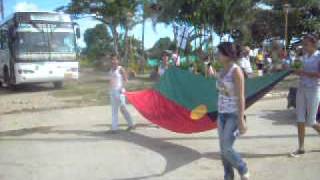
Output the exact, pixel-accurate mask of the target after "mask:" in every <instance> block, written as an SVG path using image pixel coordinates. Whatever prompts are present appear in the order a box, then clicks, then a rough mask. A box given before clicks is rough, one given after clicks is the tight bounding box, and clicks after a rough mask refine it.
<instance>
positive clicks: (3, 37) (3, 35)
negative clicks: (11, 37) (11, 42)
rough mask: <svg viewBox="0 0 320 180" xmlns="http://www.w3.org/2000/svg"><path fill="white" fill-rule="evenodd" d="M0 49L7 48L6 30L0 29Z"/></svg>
mask: <svg viewBox="0 0 320 180" xmlns="http://www.w3.org/2000/svg"><path fill="white" fill-rule="evenodd" d="M1 49H8V31H6V30H1Z"/></svg>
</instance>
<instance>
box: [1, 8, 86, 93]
mask: <svg viewBox="0 0 320 180" xmlns="http://www.w3.org/2000/svg"><path fill="white" fill-rule="evenodd" d="M79 37H80V30H79V28H78V26H77V24H75V23H73V22H72V20H71V17H70V15H67V14H61V13H51V12H50V13H49V12H16V13H14V14H13V15H12V16H10V17H9V18H7V19H6V20H4V21H3V22H2V23H1V24H0V83H1V84H2V85H6V86H11V87H15V86H16V85H19V84H30V83H31V84H32V83H48V82H50V83H53V84H54V86H55V87H56V88H61V87H62V86H63V82H64V80H66V79H71V80H72V79H75V80H76V79H78V77H79V62H78V55H77V54H78V53H77V51H78V48H77V39H78V38H79Z"/></svg>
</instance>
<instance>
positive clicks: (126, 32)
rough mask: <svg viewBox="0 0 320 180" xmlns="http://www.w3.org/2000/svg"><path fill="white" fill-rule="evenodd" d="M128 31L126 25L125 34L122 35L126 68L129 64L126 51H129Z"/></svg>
mask: <svg viewBox="0 0 320 180" xmlns="http://www.w3.org/2000/svg"><path fill="white" fill-rule="evenodd" d="M128 31H129V28H128V26H127V25H126V26H125V33H124V43H125V45H124V58H123V60H124V63H125V65H126V66H128V64H129V60H128V51H129V41H128Z"/></svg>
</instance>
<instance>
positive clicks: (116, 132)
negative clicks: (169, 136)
mask: <svg viewBox="0 0 320 180" xmlns="http://www.w3.org/2000/svg"><path fill="white" fill-rule="evenodd" d="M118 133H119V132H118V130H109V131H107V132H106V134H118Z"/></svg>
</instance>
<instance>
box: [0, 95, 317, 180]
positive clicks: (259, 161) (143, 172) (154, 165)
mask: <svg viewBox="0 0 320 180" xmlns="http://www.w3.org/2000/svg"><path fill="white" fill-rule="evenodd" d="M285 107H286V101H285V99H274V100H264V101H259V102H258V103H256V104H255V105H254V106H253V107H252V108H250V109H249V110H248V111H247V116H248V120H249V128H250V130H249V132H248V134H247V135H246V136H244V137H242V138H241V139H240V140H239V141H238V142H237V144H236V146H237V149H238V150H239V151H241V152H242V154H243V156H244V157H245V159H246V160H247V161H248V163H249V167H250V169H251V173H252V179H253V180H274V179H281V180H318V179H319V176H320V171H319V170H320V137H319V136H318V135H316V134H315V133H314V132H313V131H312V130H311V129H310V130H309V129H308V138H307V140H306V148H307V149H308V150H309V152H308V153H307V154H306V155H305V156H303V157H300V158H288V152H290V151H292V150H294V149H295V148H296V135H295V134H296V131H295V127H294V126H293V122H294V113H293V111H291V110H289V111H288V110H286V109H285ZM130 108H131V112H132V114H133V116H134V118H135V119H136V120H137V123H138V128H137V129H136V130H135V131H134V132H131V133H128V132H121V133H120V134H116V135H110V134H107V133H106V131H107V130H108V129H109V128H110V107H89V108H81V109H65V110H52V111H42V112H25V113H15V114H7V115H2V116H1V117H0V180H88V179H90V180H140V179H148V180H150V179H152V180H153V179H154V180H171V179H172V180H209V179H210V180H212V179H213V180H221V179H222V175H223V170H222V166H221V163H220V158H219V149H218V139H217V132H216V131H215V130H213V131H209V132H205V133H200V134H193V135H183V134H175V133H172V132H168V131H166V130H163V129H159V128H157V127H155V126H153V125H152V124H150V123H148V122H147V121H146V120H144V119H143V118H142V117H141V116H140V115H139V114H138V113H137V112H136V111H135V110H134V109H133V108H132V107H130ZM122 128H125V126H122Z"/></svg>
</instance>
